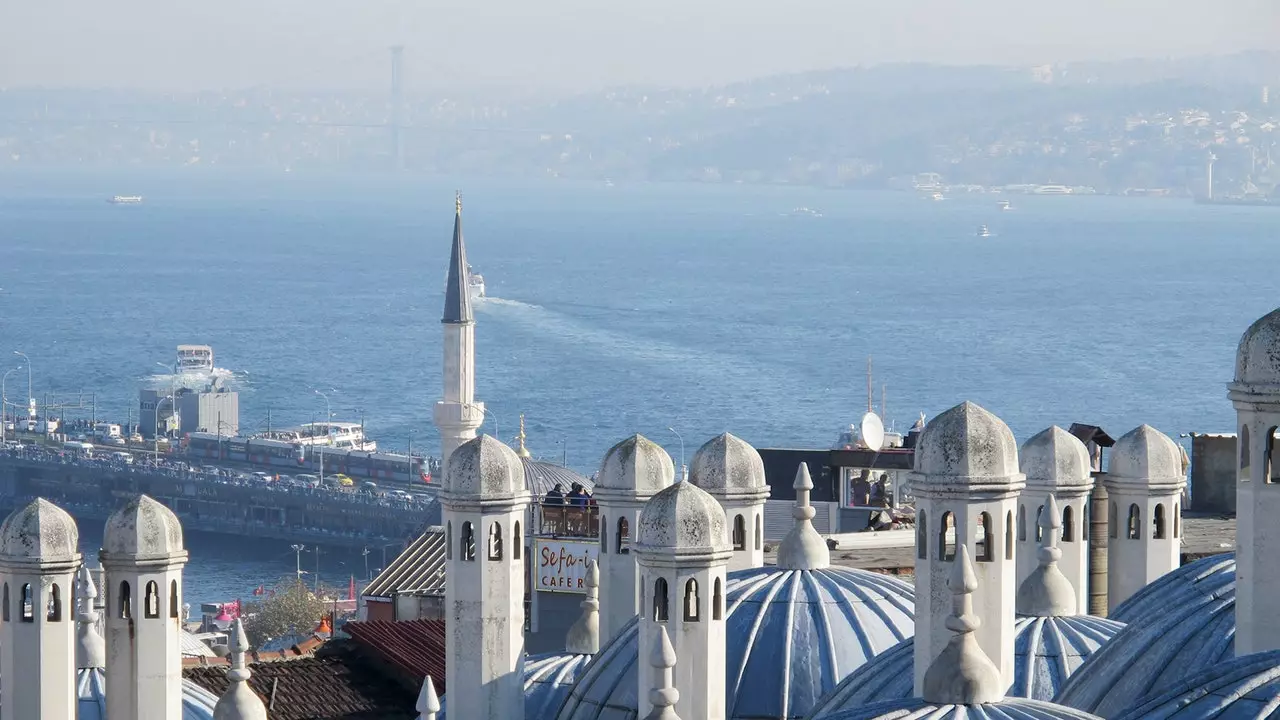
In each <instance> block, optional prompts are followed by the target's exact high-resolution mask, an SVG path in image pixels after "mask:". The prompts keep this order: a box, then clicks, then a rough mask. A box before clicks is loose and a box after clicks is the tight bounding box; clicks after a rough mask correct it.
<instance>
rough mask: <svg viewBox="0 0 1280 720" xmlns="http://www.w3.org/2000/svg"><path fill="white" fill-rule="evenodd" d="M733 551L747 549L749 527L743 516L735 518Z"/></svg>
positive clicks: (735, 516)
mask: <svg viewBox="0 0 1280 720" xmlns="http://www.w3.org/2000/svg"><path fill="white" fill-rule="evenodd" d="M733 549H734V550H746V549H747V526H746V522H745V521H744V520H743V519H742V516H741V515H734V516H733Z"/></svg>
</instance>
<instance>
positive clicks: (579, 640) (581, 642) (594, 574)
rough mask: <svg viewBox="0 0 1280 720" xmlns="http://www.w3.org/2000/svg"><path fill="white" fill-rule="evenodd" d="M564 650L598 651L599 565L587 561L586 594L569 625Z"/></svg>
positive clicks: (582, 652) (590, 653) (592, 653)
mask: <svg viewBox="0 0 1280 720" xmlns="http://www.w3.org/2000/svg"><path fill="white" fill-rule="evenodd" d="M564 651H565V652H567V653H574V654H576V655H595V654H596V653H598V652H600V565H599V564H598V563H596V562H595V561H594V560H588V561H587V596H586V598H585V599H583V601H582V615H581V616H579V617H578V619H577V621H576V622H574V623H573V625H572V626H570V627H569V633H568V635H567V636H566V637H565V643H564Z"/></svg>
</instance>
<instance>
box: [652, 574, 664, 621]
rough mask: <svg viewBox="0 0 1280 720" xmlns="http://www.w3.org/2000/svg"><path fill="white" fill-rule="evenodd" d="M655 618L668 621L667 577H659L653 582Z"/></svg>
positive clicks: (655, 619)
mask: <svg viewBox="0 0 1280 720" xmlns="http://www.w3.org/2000/svg"><path fill="white" fill-rule="evenodd" d="M653 619H654V621H656V622H666V621H667V579H666V578H658V579H657V580H655V581H654V582H653Z"/></svg>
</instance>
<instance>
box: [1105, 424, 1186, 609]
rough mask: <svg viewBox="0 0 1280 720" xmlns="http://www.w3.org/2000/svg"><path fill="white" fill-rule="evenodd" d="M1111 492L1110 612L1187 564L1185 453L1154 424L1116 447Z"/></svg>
mask: <svg viewBox="0 0 1280 720" xmlns="http://www.w3.org/2000/svg"><path fill="white" fill-rule="evenodd" d="M1102 483H1103V485H1104V486H1105V487H1106V488H1107V497H1108V498H1109V499H1110V504H1111V507H1110V508H1108V512H1107V517H1108V518H1109V524H1108V528H1109V533H1108V534H1109V537H1108V539H1107V592H1108V596H1107V609H1108V611H1110V610H1114V609H1115V608H1116V606H1117V605H1119V604H1120V603H1122V602H1124V601H1125V600H1127V599H1129V596H1130V595H1133V594H1134V593H1135V592H1137V591H1139V590H1141V589H1142V588H1144V587H1146V586H1147V585H1148V584H1149V583H1151V582H1152V581H1153V580H1155V579H1156V578H1158V577H1160V576H1161V575H1164V574H1165V573H1167V572H1169V571H1171V570H1174V569H1176V568H1177V567H1178V566H1179V565H1181V564H1182V537H1181V535H1182V520H1181V512H1182V489H1183V488H1184V487H1186V484H1187V483H1186V476H1185V475H1184V474H1183V472H1182V453H1181V452H1180V451H1179V450H1178V444H1177V443H1175V442H1174V441H1173V440H1171V439H1169V436H1167V435H1165V434H1164V433H1162V432H1160V431H1159V430H1156V429H1155V428H1153V427H1151V426H1150V425H1142V426H1140V427H1137V428H1134V429H1133V430H1131V431H1129V432H1128V433H1126V434H1125V435H1124V437H1122V438H1120V439H1119V440H1117V441H1116V444H1115V446H1114V447H1112V448H1111V461H1110V464H1109V465H1108V466H1107V474H1106V475H1105V476H1103V479H1102Z"/></svg>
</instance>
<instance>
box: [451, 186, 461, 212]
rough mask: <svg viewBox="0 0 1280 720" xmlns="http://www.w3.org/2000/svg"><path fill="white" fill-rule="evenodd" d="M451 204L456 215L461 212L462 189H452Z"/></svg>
mask: <svg viewBox="0 0 1280 720" xmlns="http://www.w3.org/2000/svg"><path fill="white" fill-rule="evenodd" d="M453 206H454V212H455V213H456V214H458V215H461V214H462V191H461V190H454V191H453Z"/></svg>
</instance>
